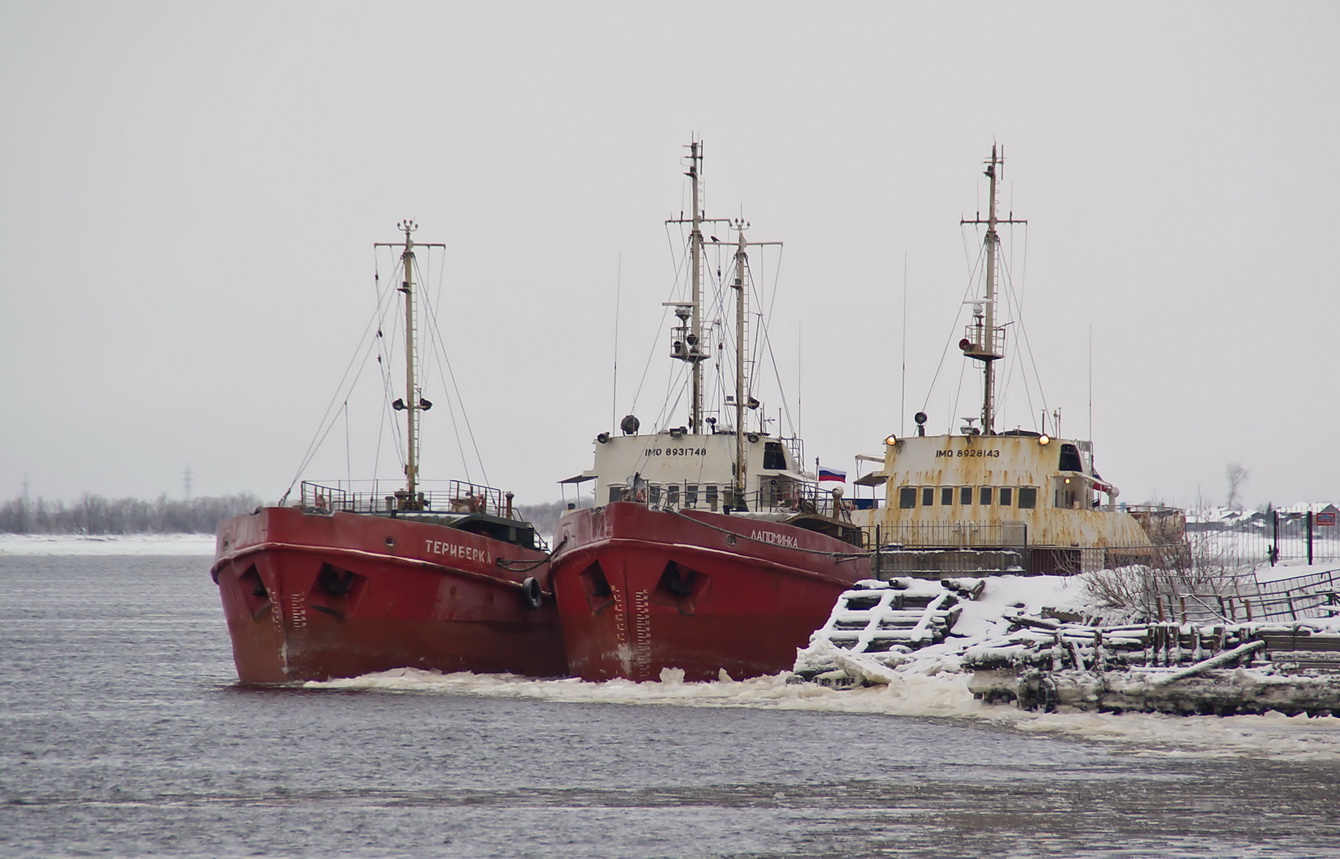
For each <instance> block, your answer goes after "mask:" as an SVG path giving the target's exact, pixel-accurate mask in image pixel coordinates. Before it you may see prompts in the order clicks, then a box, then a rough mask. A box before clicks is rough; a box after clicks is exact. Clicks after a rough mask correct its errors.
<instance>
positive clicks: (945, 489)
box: [940, 486, 954, 507]
mask: <svg viewBox="0 0 1340 859" xmlns="http://www.w3.org/2000/svg"><path fill="white" fill-rule="evenodd" d="M953 503H954V487H952V486H941V487H940V506H941V507H948V506H950V505H951V504H953Z"/></svg>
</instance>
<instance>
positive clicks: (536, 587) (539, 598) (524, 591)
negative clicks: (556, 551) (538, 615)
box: [521, 576, 544, 611]
mask: <svg viewBox="0 0 1340 859" xmlns="http://www.w3.org/2000/svg"><path fill="white" fill-rule="evenodd" d="M521 599H522V600H524V601H525V603H526V608H528V609H531V610H532V611H534V610H535V609H537V608H539V607H540V603H542V602H543V601H544V594H542V593H541V592H540V583H539V582H537V581H536V580H535V579H534V578H532V577H529V576H528V577H526V578H525V579H524V580H523V581H522V582H521Z"/></svg>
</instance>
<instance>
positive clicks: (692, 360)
mask: <svg viewBox="0 0 1340 859" xmlns="http://www.w3.org/2000/svg"><path fill="white" fill-rule="evenodd" d="M702 166H703V142H702V141H701V140H693V141H690V143H689V171H688V172H687V173H685V174H684V175H685V176H688V177H689V180H690V185H691V186H692V188H693V200H692V202H693V213H692V215H691V216H690V217H689V218H687V219H685V218H684V217H683V213H682V212H681V213H680V217H679V218H674V219H671V220H669V221H666V223H667V224H689V225H691V226H690V230H689V254H690V257H691V259H690V274H689V278H690V280H691V281H692V284H691V287H690V289H691V292H690V296H689V303H688V304H687V305H686V304H683V303H680V302H669V304H670V306H673V307H675V308H677V312H676V314H675V315H677V316H679V317H680V319H681V327H680V328H679V329H677V330H678V331H681V332H683V340H682V341H680V342H678V343H676V345H675V347H674V351H673V352H671V357H674V358H678V359H679V360H681V361H687V362H688V363H689V366H690V367H691V368H692V373H691V377H692V397H691V402H690V403H689V432H690V433H693V434H694V435H697V434H699V433H701V432H702V431H703V359H705V358H707V357H708V354H709V352H708V349H707V346H706V344H704V343H703V269H702V256H703V244H704V242H703V224H707V223H717V222H719V221H721V220H722V219H720V218H704V217H703V211H702V203H701V201H700V199H699V196H700V193H701V191H700V183H701V179H702ZM685 311H687V320H686V321H684V320H685Z"/></svg>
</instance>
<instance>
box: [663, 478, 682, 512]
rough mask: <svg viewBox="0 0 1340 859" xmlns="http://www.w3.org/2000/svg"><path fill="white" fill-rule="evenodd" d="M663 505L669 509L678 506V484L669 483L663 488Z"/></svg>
mask: <svg viewBox="0 0 1340 859" xmlns="http://www.w3.org/2000/svg"><path fill="white" fill-rule="evenodd" d="M665 503H666V505H667V506H670V507H678V506H679V484H678V483H671V484H670V485H669V486H667V487H665Z"/></svg>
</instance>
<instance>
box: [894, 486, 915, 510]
mask: <svg viewBox="0 0 1340 859" xmlns="http://www.w3.org/2000/svg"><path fill="white" fill-rule="evenodd" d="M898 506H899V507H900V508H901V509H903V510H911V509H912V508H913V507H916V506H917V488H916V487H915V486H903V487H900V488H899V489H898Z"/></svg>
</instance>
